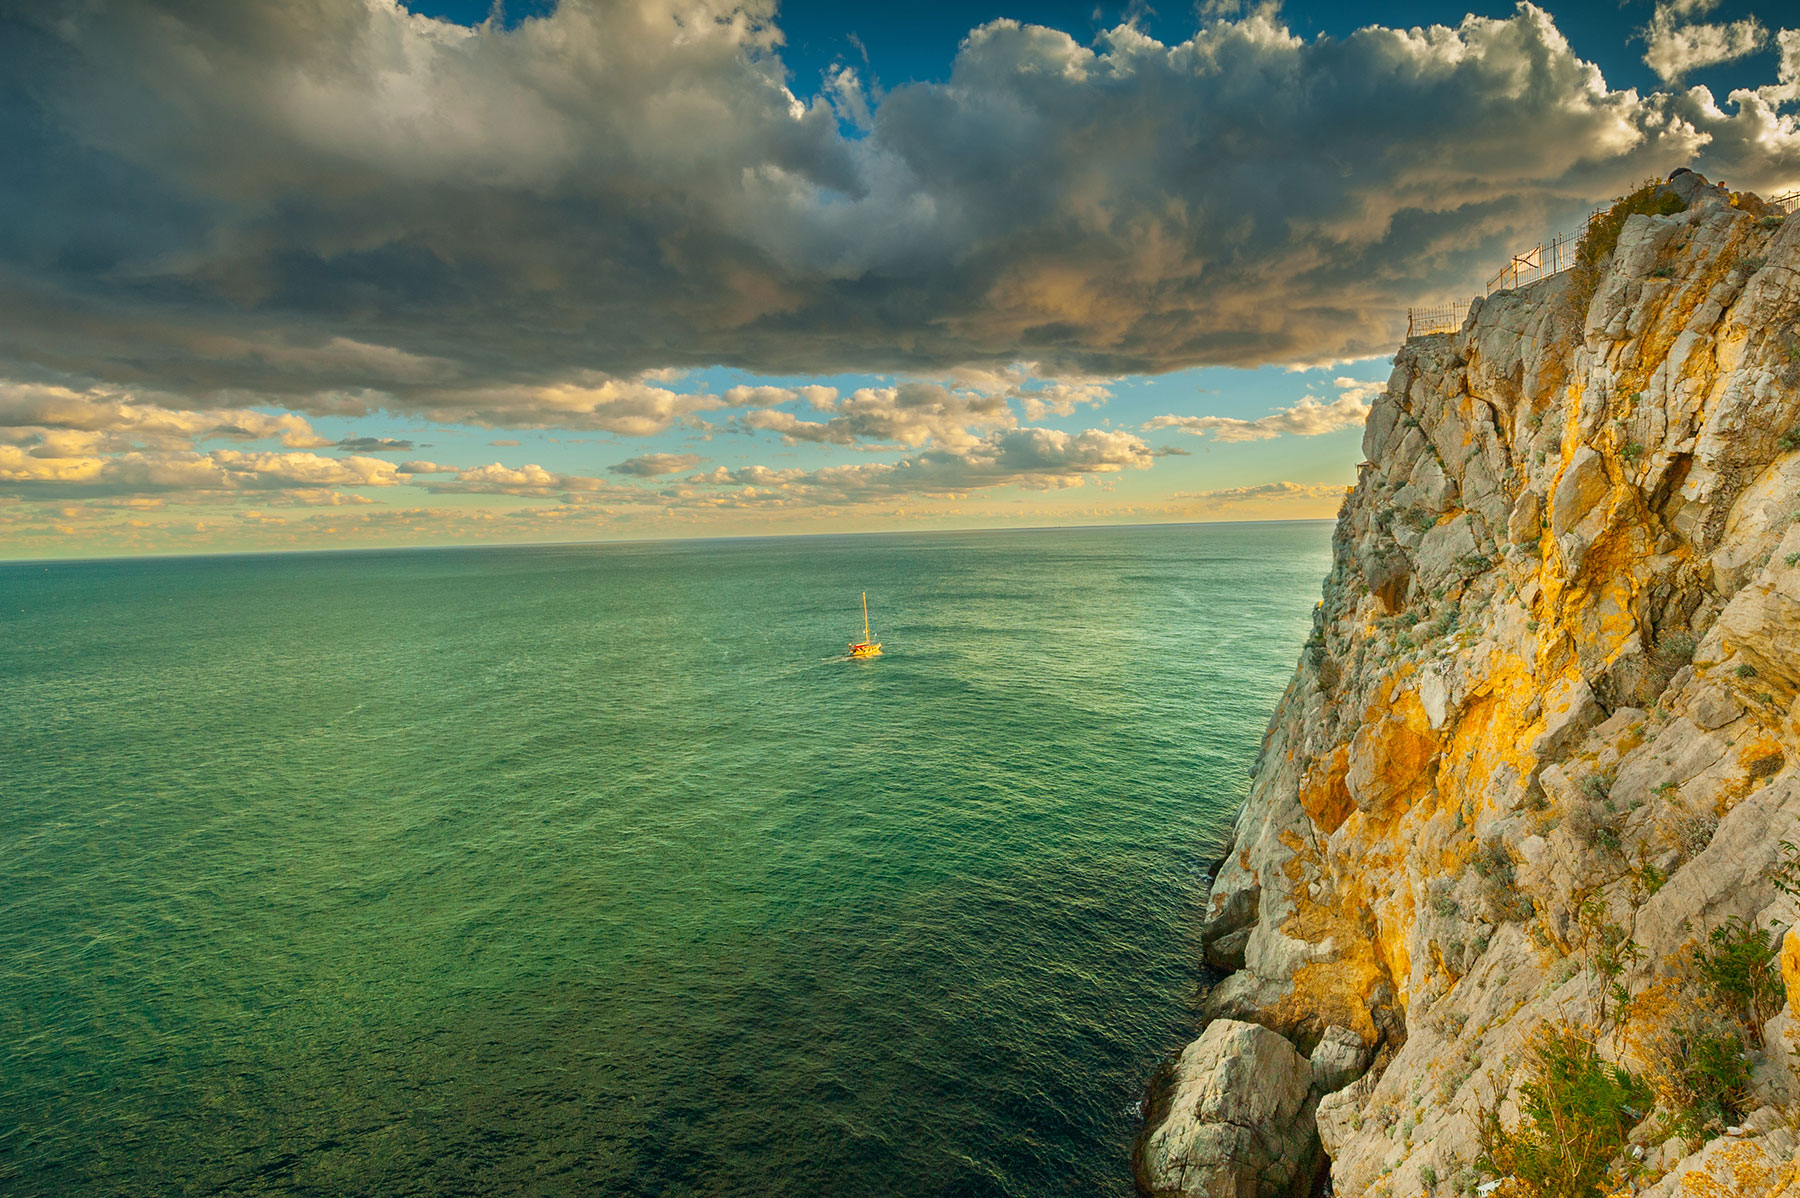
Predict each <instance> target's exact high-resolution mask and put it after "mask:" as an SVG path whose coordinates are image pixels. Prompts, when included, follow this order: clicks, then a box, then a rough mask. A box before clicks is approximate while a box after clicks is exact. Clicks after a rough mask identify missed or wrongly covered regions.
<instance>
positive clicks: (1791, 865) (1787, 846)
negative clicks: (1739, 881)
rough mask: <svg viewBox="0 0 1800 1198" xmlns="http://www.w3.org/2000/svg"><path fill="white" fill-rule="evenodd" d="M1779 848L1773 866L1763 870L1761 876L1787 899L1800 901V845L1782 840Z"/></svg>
mask: <svg viewBox="0 0 1800 1198" xmlns="http://www.w3.org/2000/svg"><path fill="white" fill-rule="evenodd" d="M1779 847H1780V850H1781V851H1780V853H1779V854H1778V855H1777V856H1776V859H1775V864H1773V865H1771V866H1769V868H1767V869H1765V870H1764V871H1763V876H1764V877H1765V878H1767V879H1769V881H1770V882H1771V883H1773V884H1774V886H1775V889H1777V890H1779V891H1781V893H1783V894H1785V895H1787V896H1788V897H1789V898H1796V899H1800V844H1795V843H1794V842H1793V841H1791V840H1784V841H1782V842H1781V843H1780V846H1779Z"/></svg>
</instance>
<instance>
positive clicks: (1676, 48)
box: [1643, 0, 1785, 83]
mask: <svg viewBox="0 0 1800 1198" xmlns="http://www.w3.org/2000/svg"><path fill="white" fill-rule="evenodd" d="M1717 7H1718V0H1661V2H1660V3H1658V4H1657V6H1656V9H1655V11H1654V13H1653V14H1652V15H1651V17H1650V24H1649V25H1648V26H1646V27H1645V28H1644V31H1643V37H1644V41H1645V44H1646V47H1647V48H1646V49H1645V51H1644V65H1646V66H1648V67H1649V68H1650V69H1651V70H1653V71H1655V72H1656V74H1657V76H1658V77H1659V78H1661V79H1662V80H1663V82H1665V83H1674V82H1677V81H1678V80H1680V78H1681V77H1682V76H1683V75H1686V74H1687V73H1688V72H1690V71H1698V70H1701V69H1703V68H1705V67H1711V66H1717V65H1718V64H1720V63H1722V62H1731V61H1733V60H1735V59H1739V58H1743V57H1745V56H1746V55H1749V54H1754V53H1756V52H1757V51H1758V50H1760V49H1762V48H1763V46H1764V45H1765V44H1766V43H1767V41H1768V31H1767V30H1765V29H1764V28H1763V25H1762V22H1761V21H1758V20H1757V19H1756V18H1755V17H1745V18H1743V19H1742V20H1737V21H1728V22H1724V23H1715V22H1701V23H1691V18H1693V17H1696V16H1701V15H1704V14H1705V13H1708V12H1711V11H1712V10H1713V9H1715V8H1717ZM1784 81H1785V80H1784Z"/></svg>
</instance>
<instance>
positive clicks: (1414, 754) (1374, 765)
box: [1345, 676, 1439, 823]
mask: <svg viewBox="0 0 1800 1198" xmlns="http://www.w3.org/2000/svg"><path fill="white" fill-rule="evenodd" d="M1401 681H1403V679H1401V678H1400V677H1398V676H1396V677H1393V678H1389V679H1387V680H1386V681H1384V682H1383V683H1382V684H1381V686H1380V687H1379V688H1377V690H1376V693H1375V697H1374V701H1373V702H1371V703H1370V704H1369V706H1368V708H1367V709H1366V710H1365V711H1364V712H1363V718H1362V725H1361V727H1360V728H1358V730H1357V733H1356V737H1355V739H1354V740H1353V741H1352V742H1351V745H1350V768H1349V770H1348V772H1347V773H1346V775H1345V782H1346V784H1347V787H1348V791H1349V794H1350V796H1351V798H1352V799H1354V800H1355V803H1356V805H1357V806H1358V807H1360V808H1361V809H1362V810H1364V811H1366V812H1369V813H1370V815H1371V817H1372V818H1374V819H1376V820H1377V821H1378V822H1384V823H1385V822H1386V821H1388V820H1391V819H1392V818H1393V817H1395V816H1397V815H1398V814H1400V813H1401V812H1403V811H1405V810H1406V809H1407V808H1409V807H1411V806H1412V805H1413V804H1414V803H1416V802H1417V801H1418V800H1419V799H1420V798H1421V797H1422V796H1423V795H1424V794H1425V793H1426V792H1427V791H1429V790H1430V789H1431V787H1432V784H1433V783H1434V782H1435V781H1436V770H1435V766H1436V765H1437V759H1438V750H1439V742H1438V735H1437V733H1436V732H1435V731H1434V730H1433V729H1432V727H1431V720H1430V719H1429V718H1428V717H1427V716H1426V714H1425V707H1424V705H1423V704H1421V703H1420V702H1419V696H1418V695H1417V694H1416V693H1415V692H1414V691H1413V690H1412V689H1411V688H1410V687H1409V688H1407V689H1404V690H1399V693H1398V694H1396V693H1395V691H1396V689H1397V687H1398V684H1399V683H1400V682H1401Z"/></svg>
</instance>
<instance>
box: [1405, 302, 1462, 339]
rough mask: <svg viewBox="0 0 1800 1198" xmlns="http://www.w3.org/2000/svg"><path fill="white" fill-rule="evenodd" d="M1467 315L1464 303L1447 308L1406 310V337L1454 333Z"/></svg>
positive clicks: (1460, 326)
mask: <svg viewBox="0 0 1800 1198" xmlns="http://www.w3.org/2000/svg"><path fill="white" fill-rule="evenodd" d="M1468 314H1469V305H1468V304H1466V303H1455V304H1451V305H1450V306H1449V307H1447V308H1408V309H1407V310H1406V336H1407V338H1408V339H1409V340H1410V339H1412V338H1414V337H1425V336H1429V335H1430V334H1432V333H1454V332H1457V331H1458V330H1460V329H1461V328H1462V326H1463V318H1464V317H1466V316H1468Z"/></svg>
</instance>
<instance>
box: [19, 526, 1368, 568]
mask: <svg viewBox="0 0 1800 1198" xmlns="http://www.w3.org/2000/svg"><path fill="white" fill-rule="evenodd" d="M1336 519H1337V517H1336V516H1285V517H1274V518H1268V519H1260V520H1145V521H1138V522H1136V523H1130V524H1108V523H1094V524H1020V525H1000V526H993V525H985V526H974V527H969V528H915V529H865V530H862V531H858V532H774V533H745V534H741V535H736V536H694V537H617V538H612V539H602V540H581V541H473V542H466V543H459V544H450V545H346V546H339V547H334V548H326V547H316V548H304V549H219V550H213V551H210V552H205V551H203V552H197V553H106V554H94V555H91V556H83V555H71V556H68V557H4V556H0V569H4V568H5V567H8V566H40V565H41V566H48V565H58V564H67V563H71V562H132V561H183V560H204V559H208V558H227V557H303V556H324V555H327V554H348V553H429V552H434V551H450V552H460V551H464V550H473V549H550V548H568V547H575V546H583V545H591V546H610V545H678V544H687V543H690V542H707V541H786V540H798V539H802V538H809V537H906V536H933V535H936V536H942V535H946V534H959V533H1012V532H1066V531H1072V530H1076V529H1143V528H1191V527H1195V526H1204V525H1215V524H1325V523H1332V522H1335V521H1336Z"/></svg>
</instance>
